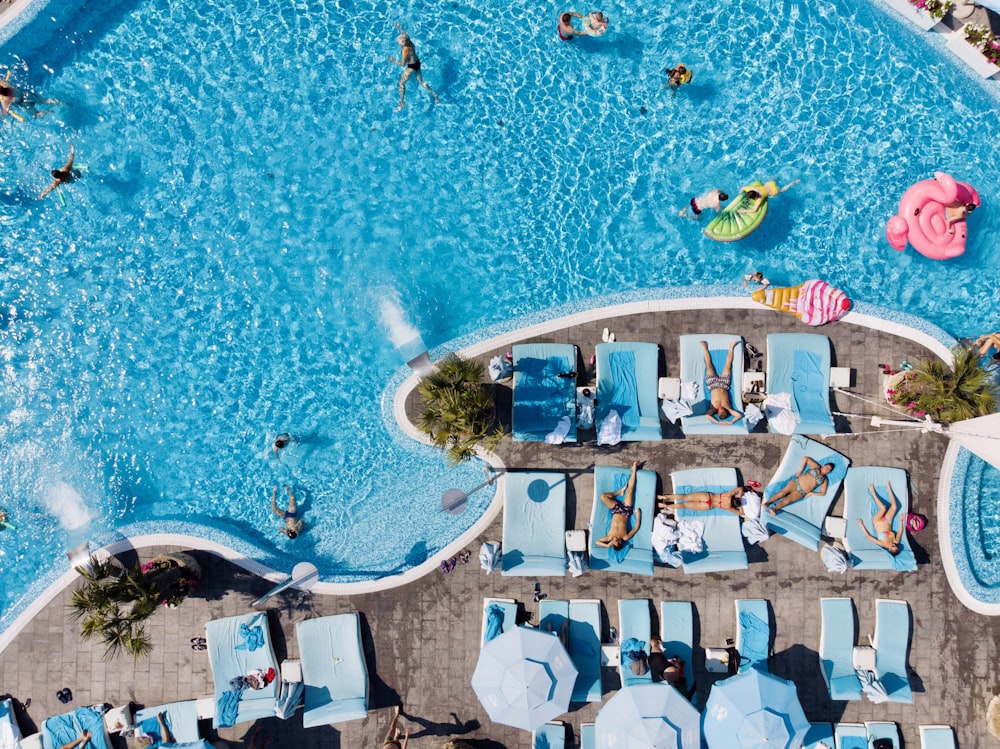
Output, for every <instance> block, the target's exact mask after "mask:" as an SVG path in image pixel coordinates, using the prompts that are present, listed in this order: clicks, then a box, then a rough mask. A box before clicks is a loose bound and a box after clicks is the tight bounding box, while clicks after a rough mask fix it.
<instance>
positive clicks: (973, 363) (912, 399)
mask: <svg viewBox="0 0 1000 749" xmlns="http://www.w3.org/2000/svg"><path fill="white" fill-rule="evenodd" d="M952 356H953V366H951V367H949V366H948V365H947V364H946V363H945V362H943V361H942V360H940V359H928V360H926V361H923V362H921V363H920V365H919V366H917V367H916V368H915V369H913V370H911V371H909V372H906V373H905V374H904V375H903V376H902V377H901V378H900V379H899V381H898V382H897V383H896V384H895V386H894V387H891V388H888V389H887V390H886V398H888V400H889V402H890V403H892V404H893V405H895V406H898V407H899V408H901V409H903V410H904V411H906V412H907V413H908V414H909V415H910V416H913V417H914V418H917V419H923V418H924V417H925V416H930V417H931V418H932V419H933V420H934V421H937V422H940V423H943V424H953V423H955V422H956V421H962V420H964V419H971V418H975V417H976V416H985V415H987V414H991V413H994V412H995V411H996V406H997V392H996V388H997V382H996V379H995V378H994V377H993V374H992V373H991V372H987V371H986V370H984V369H983V368H982V367H981V366H980V364H979V355H978V354H977V353H976V352H975V351H974V350H973V349H970V348H968V347H957V348H955V349H954V350H953V351H952Z"/></svg>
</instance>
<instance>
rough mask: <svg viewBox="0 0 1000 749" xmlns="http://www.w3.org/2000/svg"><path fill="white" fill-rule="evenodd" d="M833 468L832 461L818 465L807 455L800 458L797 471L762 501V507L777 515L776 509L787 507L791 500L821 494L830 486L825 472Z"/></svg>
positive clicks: (796, 500)
mask: <svg viewBox="0 0 1000 749" xmlns="http://www.w3.org/2000/svg"><path fill="white" fill-rule="evenodd" d="M832 470H833V463H824V464H823V465H820V464H819V463H817V462H816V461H815V460H813V459H812V458H810V457H809V456H808V455H807V456H806V457H804V458H803V459H802V467H801V468H799V472H798V473H796V474H795V475H794V476H792V478H790V479H789V480H788V483H787V484H785V486H784V487H783V488H782V489H781V491H779V492H777V493H776V494H775V495H774V496H773V497H771V498H770V499H768V500H766V501H765V502H764V507H766V508H767V511H768V512H770V513H771V514H772V515H777V514H778V513H777V511H778V510H780V509H781V508H782V507H787V506H788V505H790V504H791V503H792V502H798V501H799V500H800V499H804V498H805V497H808V496H810V495H812V494H816V495H819V496H823V495H824V494H826V490H827V488H828V487H829V486H830V480H829V478H828V477H827V474H829V473H830V471H832Z"/></svg>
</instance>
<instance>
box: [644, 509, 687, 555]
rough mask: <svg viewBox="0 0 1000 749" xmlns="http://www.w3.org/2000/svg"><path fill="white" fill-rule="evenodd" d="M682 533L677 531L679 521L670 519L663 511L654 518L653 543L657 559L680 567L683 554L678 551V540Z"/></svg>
mask: <svg viewBox="0 0 1000 749" xmlns="http://www.w3.org/2000/svg"><path fill="white" fill-rule="evenodd" d="M679 539H680V534H679V533H678V532H677V523H676V522H674V521H673V520H670V519H669V518H667V517H666V516H665V515H663V514H662V513H661V514H659V515H657V516H656V517H655V518H653V533H652V537H651V539H650V540H651V543H652V546H653V551H654V552H655V553H656V557H657V559H659V560H660V562H662V563H663V564H668V565H670V566H671V567H680V566H681V563H682V560H681V555H680V554H678V553H677V541H678V540H679Z"/></svg>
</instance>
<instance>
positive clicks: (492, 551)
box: [479, 542, 503, 575]
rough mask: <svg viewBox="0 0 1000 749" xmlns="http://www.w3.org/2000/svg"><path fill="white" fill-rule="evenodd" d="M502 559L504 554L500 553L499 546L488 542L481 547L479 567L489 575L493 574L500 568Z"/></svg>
mask: <svg viewBox="0 0 1000 749" xmlns="http://www.w3.org/2000/svg"><path fill="white" fill-rule="evenodd" d="M502 558H503V552H501V551H500V545H499V544H493V543H489V542H487V543H484V544H483V545H482V546H481V547H479V566H480V567H482V568H483V569H484V570H486V574H487V575H490V574H492V573H493V570H495V569H496V568H497V567H499V566H500V560H501V559H502Z"/></svg>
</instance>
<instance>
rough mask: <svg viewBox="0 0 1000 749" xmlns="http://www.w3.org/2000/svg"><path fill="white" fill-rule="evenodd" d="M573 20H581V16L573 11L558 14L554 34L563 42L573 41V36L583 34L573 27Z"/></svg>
mask: <svg viewBox="0 0 1000 749" xmlns="http://www.w3.org/2000/svg"><path fill="white" fill-rule="evenodd" d="M574 18H583V15H582V14H580V13H577V12H576V11H575V10H570V11H566V12H565V13H560V14H559V23H558V24H557V25H556V33H557V34H559V38H560V39H562V40H563V41H564V42H571V41H573V37H574V36H581V35H582V34H583V33H584V32H582V31H580V30H579V29H577V28H576V27H574V26H573V19H574Z"/></svg>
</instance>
